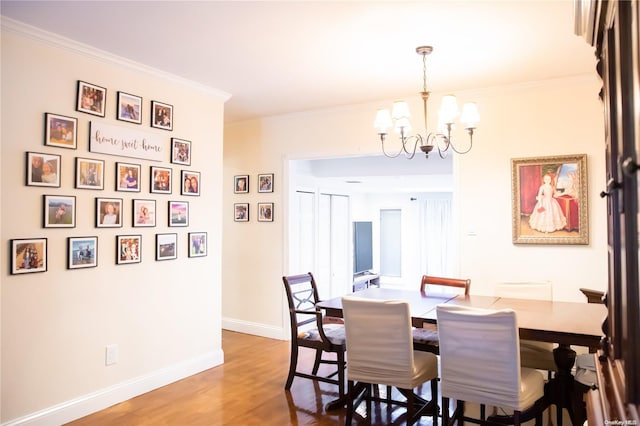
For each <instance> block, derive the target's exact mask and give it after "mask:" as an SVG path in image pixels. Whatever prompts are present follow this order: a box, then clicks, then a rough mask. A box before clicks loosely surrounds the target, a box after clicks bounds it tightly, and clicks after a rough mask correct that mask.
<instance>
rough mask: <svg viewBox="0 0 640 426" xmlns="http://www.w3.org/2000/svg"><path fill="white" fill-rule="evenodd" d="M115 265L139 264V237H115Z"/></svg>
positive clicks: (140, 251)
mask: <svg viewBox="0 0 640 426" xmlns="http://www.w3.org/2000/svg"><path fill="white" fill-rule="evenodd" d="M116 250H117V252H116V265H122V264H125V263H140V262H141V257H142V236H141V235H116Z"/></svg>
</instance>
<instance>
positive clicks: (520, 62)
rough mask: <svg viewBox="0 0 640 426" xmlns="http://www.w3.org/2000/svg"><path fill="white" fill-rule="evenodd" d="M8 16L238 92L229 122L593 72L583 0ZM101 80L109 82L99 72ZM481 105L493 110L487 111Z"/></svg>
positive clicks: (13, 12) (59, 4) (42, 7)
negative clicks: (425, 52)
mask: <svg viewBox="0 0 640 426" xmlns="http://www.w3.org/2000/svg"><path fill="white" fill-rule="evenodd" d="M0 8H1V9H0V10H1V13H2V15H3V16H6V17H9V18H11V19H14V20H17V21H21V22H24V23H27V24H29V25H32V26H35V27H38V28H41V29H44V30H46V31H50V32H53V33H56V34H58V35H61V36H64V37H67V38H69V39H72V40H75V41H78V42H81V43H84V44H87V45H90V46H93V47H95V48H98V49H101V50H104V51H107V52H110V53H112V54H116V55H119V56H121V57H124V58H127V59H129V60H133V61H136V62H139V63H143V64H145V65H148V66H151V67H153V68H157V69H160V70H163V71H165V72H169V73H172V74H175V75H177V76H180V77H183V78H186V79H189V80H193V81H195V82H198V83H200V84H202V85H206V86H209V87H211V88H214V89H217V90H221V91H224V92H227V93H228V94H230V95H231V98H230V99H229V100H228V101H227V103H226V105H225V123H231V122H237V121H242V120H246V119H251V118H255V117H260V116H270V115H276V114H285V113H290V112H298V111H305V110H311V109H317V108H326V107H333V106H339V105H347V104H357V103H365V102H372V101H376V100H380V99H386V100H388V99H394V98H396V97H401V96H402V97H404V96H411V95H414V94H415V96H416V97H417V96H418V93H417V92H419V91H420V90H421V86H422V60H421V58H420V56H418V55H417V54H416V53H415V48H416V47H417V46H420V45H425V44H428V45H432V46H434V52H433V53H432V54H431V55H430V56H429V59H428V67H429V72H428V74H429V81H428V85H429V90H433V91H439V92H442V91H460V90H465V89H479V88H486V87H492V86H502V85H510V84H517V83H522V82H531V81H538V80H545V79H553V78H559V77H566V76H573V75H579V74H586V73H593V71H594V66H595V59H594V55H593V49H592V48H591V47H590V46H589V45H588V44H587V43H586V42H585V41H584V40H583V39H581V38H579V37H578V36H576V35H574V33H573V25H574V24H573V2H572V1H571V0H555V1H542V0H537V1H506V0H503V1H484V0H467V1H455V0H449V1H435V0H433V1H432V0H426V1H413V2H406V1H393V2H385V1H339V2H334V1H257V2H250V1H196V2H190V1H6V0H2V2H1V3H0ZM97 83H99V82H97ZM481 112H482V111H481Z"/></svg>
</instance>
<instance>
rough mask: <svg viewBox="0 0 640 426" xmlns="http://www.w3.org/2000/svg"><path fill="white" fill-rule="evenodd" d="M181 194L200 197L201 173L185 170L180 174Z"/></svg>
mask: <svg viewBox="0 0 640 426" xmlns="http://www.w3.org/2000/svg"><path fill="white" fill-rule="evenodd" d="M180 182H181V185H180V194H181V195H188V196H192V197H193V196H196V197H197V196H199V195H200V172H192V171H189V170H183V171H182V173H181V174H180Z"/></svg>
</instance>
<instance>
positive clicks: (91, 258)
mask: <svg viewBox="0 0 640 426" xmlns="http://www.w3.org/2000/svg"><path fill="white" fill-rule="evenodd" d="M96 266H98V237H69V238H67V269H81V268H95V267H96Z"/></svg>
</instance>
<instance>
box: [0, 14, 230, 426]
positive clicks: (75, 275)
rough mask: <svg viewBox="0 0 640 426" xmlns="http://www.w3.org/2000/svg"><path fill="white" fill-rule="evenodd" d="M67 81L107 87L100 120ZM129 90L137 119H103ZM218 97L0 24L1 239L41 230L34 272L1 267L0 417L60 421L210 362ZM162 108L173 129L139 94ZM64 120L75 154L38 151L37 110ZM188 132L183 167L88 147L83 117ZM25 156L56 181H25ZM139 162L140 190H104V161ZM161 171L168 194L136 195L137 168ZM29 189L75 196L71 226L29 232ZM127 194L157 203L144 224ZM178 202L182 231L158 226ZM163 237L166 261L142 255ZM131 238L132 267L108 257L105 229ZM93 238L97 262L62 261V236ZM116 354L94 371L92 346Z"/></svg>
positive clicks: (214, 356) (145, 172)
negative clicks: (79, 181)
mask: <svg viewBox="0 0 640 426" xmlns="http://www.w3.org/2000/svg"><path fill="white" fill-rule="evenodd" d="M77 80H83V81H87V82H90V83H93V84H97V85H100V86H102V87H105V88H107V104H106V117H104V118H100V117H96V116H92V115H88V114H84V113H80V112H76V111H75V97H76V84H77ZM117 91H124V92H127V93H132V94H135V95H138V96H141V97H142V98H143V114H142V118H143V123H142V125H136V124H132V123H125V122H122V121H117V120H116V119H115V115H116V111H115V105H116V93H117ZM227 97H228V96H227V95H226V94H224V93H222V92H219V91H216V90H214V89H209V88H204V87H201V86H196V85H194V84H192V83H190V82H187V81H183V80H180V79H178V78H176V77H173V76H169V75H166V74H162V73H159V72H155V71H154V70H150V69H148V68H146V67H144V66H141V65H138V64H132V63H129V62H127V61H125V60H122V59H120V58H114V57H111V56H108V55H103V54H102V53H101V52H96V51H94V50H92V49H90V48H89V47H87V46H78V45H76V44H74V43H72V42H70V41H68V40H64V39H59V38H56V37H54V36H52V35H50V34H46V33H40V32H35V30H32V29H28V28H24V27H20V26H18V25H17V24H14V23H12V22H10V21H5V20H4V19H3V23H2V133H1V136H2V140H1V161H0V165H1V173H0V179H1V182H2V193H1V199H0V201H1V203H2V204H1V207H2V208H1V211H2V217H1V219H2V222H1V230H0V232H1V235H2V247H3V250H6V249H7V247H9V240H11V239H18V238H37V237H45V238H47V239H48V271H47V272H44V273H36V274H22V275H10V273H9V271H10V269H9V267H10V264H9V256H8V255H3V256H2V262H1V263H0V267H1V269H2V272H1V275H0V277H1V280H2V283H1V290H2V302H1V303H2V306H1V308H2V352H1V356H2V369H1V371H2V413H1V421H2V423H3V424H17V423H21V422H26V421H31V423H30V424H47V425H50V424H61V423H65V422H66V421H69V420H72V419H74V418H76V417H78V416H83V415H86V414H88V413H90V412H92V411H95V410H98V409H100V408H103V407H106V406H108V405H111V404H114V403H116V402H119V401H121V400H123V399H127V398H129V397H131V396H134V395H137V394H139V393H143V392H146V391H148V390H150V389H153V388H156V387H158V386H162V385H164V384H166V383H168V382H171V381H174V380H177V379H180V378H182V377H186V376H188V375H191V374H193V373H195V372H198V371H201V370H203V369H206V368H209V367H211V366H214V365H218V364H220V363H222V362H223V353H222V348H221V331H220V328H221V310H220V309H221V308H220V304H221V300H220V293H221V272H220V271H221V262H220V260H221V233H222V228H221V222H222V218H221V214H222V209H220V208H219V206H220V205H221V201H222V197H221V188H222V179H221V178H222V127H223V125H222V117H223V107H224V101H225V100H226V98H227ZM151 100H158V101H162V102H166V103H169V104H171V105H173V107H174V130H173V131H172V132H168V131H165V130H159V129H153V128H151V127H150V124H149V117H150V101H151ZM46 112H51V113H56V114H62V115H67V116H71V117H76V118H77V119H78V148H77V150H70V149H63V148H55V147H50V146H44V143H43V141H44V114H45V113H46ZM90 121H98V122H101V123H109V124H112V125H115V126H119V127H123V128H129V129H135V130H137V131H142V132H146V133H149V134H155V135H156V136H157V137H160V138H163V139H165V140H170V138H171V137H177V138H182V139H187V140H190V141H192V149H193V156H192V163H191V166H189V167H186V166H177V165H175V164H170V163H169V158H170V157H169V153H167V154H166V160H165V161H163V162H161V163H158V162H150V161H146V160H138V159H133V158H124V157H117V156H108V155H102V154H95V153H92V152H89V150H88V149H89V148H88V139H89V122H90ZM27 151H34V152H44V153H52V154H59V155H61V156H62V169H61V187H60V188H43V187H34V186H25V153H26V152H27ZM76 157H86V158H93V159H101V160H104V161H105V172H106V173H105V187H104V190H102V191H93V190H83V189H75V187H74V164H75V158H76ZM117 161H125V162H133V163H139V164H141V165H142V178H143V179H142V185H141V187H142V190H141V192H139V193H131V192H116V191H115V190H114V188H115V182H114V181H115V163H116V162H117ZM152 164H153V165H161V166H164V167H171V168H172V169H173V173H174V176H173V185H174V188H173V193H172V194H171V195H160V194H150V193H149V167H150V165H152ZM182 169H187V170H196V171H200V172H201V173H202V175H201V196H200V197H183V196H181V195H180V192H179V185H180V183H179V182H180V179H179V174H180V170H182ZM43 194H59V195H72V196H75V197H76V207H77V217H76V227H75V228H73V229H51V228H46V229H44V228H42V196H43ZM95 197H116V198H122V199H123V201H124V202H123V205H124V226H123V227H122V228H117V229H114V228H99V229H97V228H95V225H94V217H95ZM134 198H145V199H156V200H157V224H156V227H155V228H132V227H131V222H132V218H131V215H132V213H131V203H132V201H131V200H132V199H134ZM169 200H183V201H188V202H189V206H190V226H189V227H188V228H169V227H168V226H167V220H168V219H167V216H168V213H167V211H168V207H167V206H168V204H167V203H168V201H169ZM196 231H197V232H200V231H203V232H207V233H208V236H209V242H208V250H209V253H208V256H207V257H200V258H188V257H187V234H188V232H196ZM167 232H171V233H177V236H178V259H177V260H169V261H161V262H158V261H156V260H155V234H157V233H167ZM123 234H141V235H142V242H143V245H142V262H141V263H140V264H132V265H116V264H115V257H116V242H115V239H116V235H123ZM70 236H97V237H98V249H99V252H98V266H97V267H96V268H91V269H76V270H67V269H66V262H67V259H66V247H67V245H66V244H67V237H70ZM107 344H117V345H118V347H119V361H118V363H117V364H115V365H111V366H108V367H106V366H105V346H106V345H107Z"/></svg>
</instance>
